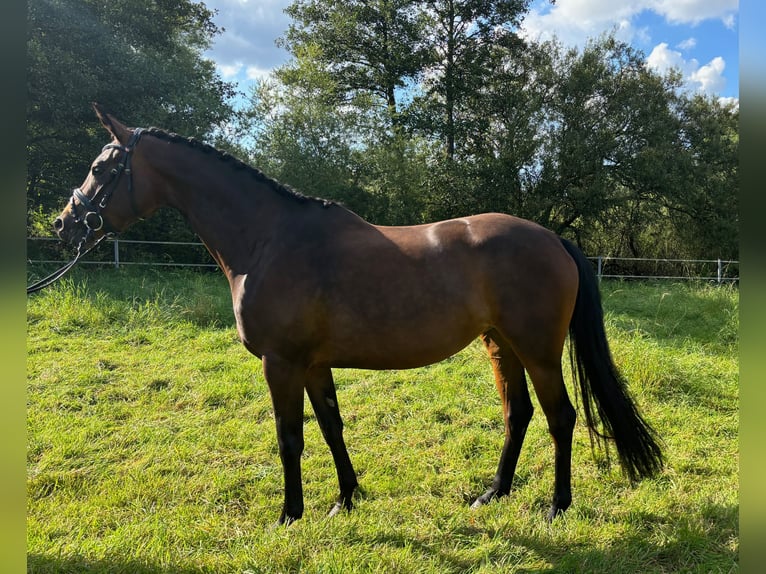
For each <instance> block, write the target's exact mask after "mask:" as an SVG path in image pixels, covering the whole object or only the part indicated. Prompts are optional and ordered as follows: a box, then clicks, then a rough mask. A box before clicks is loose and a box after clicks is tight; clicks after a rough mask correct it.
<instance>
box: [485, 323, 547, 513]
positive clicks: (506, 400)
mask: <svg viewBox="0 0 766 574" xmlns="http://www.w3.org/2000/svg"><path fill="white" fill-rule="evenodd" d="M482 341H483V342H484V345H485V346H486V348H487V353H488V354H489V358H490V360H491V361H492V369H493V370H494V373H495V384H496V385H497V390H498V392H499V393H500V399H501V400H502V403H503V415H504V416H503V418H504V420H505V443H504V444H503V450H502V452H501V454H500V463H499V464H498V466H497V473H496V474H495V478H494V480H493V481H492V486H491V487H490V488H489V490H487V492H485V493H484V494H482V495H481V496H480V497H479V498H477V499H476V500H475V501H474V503H473V504H472V505H471V508H478V507H480V506H482V505H484V504H486V503H487V502H489V501H490V500H492V499H493V498H496V497H498V496H503V495H506V494H508V493H509V492H510V491H511V484H512V482H513V475H514V473H515V472H516V463H517V462H518V460H519V453H520V452H521V445H522V443H523V442H524V435H525V434H526V432H527V426H529V421H530V420H531V418H532V412H533V407H532V401H531V400H530V399H529V391H528V389H527V381H526V378H525V376H524V367H523V366H522V364H521V361H519V358H518V357H517V356H516V353H514V352H513V349H511V347H510V345H509V344H508V342H507V341H505V339H503V338H502V337H501V336H500V334H499V333H497V331H494V330H493V331H489V332H487V333H484V334H483V335H482Z"/></svg>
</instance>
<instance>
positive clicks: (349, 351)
mask: <svg viewBox="0 0 766 574" xmlns="http://www.w3.org/2000/svg"><path fill="white" fill-rule="evenodd" d="M94 107H95V109H96V113H97V115H98V117H99V119H100V121H101V123H102V124H103V125H104V127H105V128H106V129H107V130H108V131H109V132H110V133H111V135H112V137H113V138H114V139H113V142H112V143H110V144H108V145H106V146H105V147H104V149H103V150H102V152H101V153H100V154H99V156H98V157H97V158H96V160H95V161H94V162H93V164H92V166H91V170H90V173H89V174H88V177H87V178H86V179H85V182H84V183H83V185H82V186H81V187H80V188H78V189H76V190H75V191H74V193H73V195H72V197H71V199H70V201H69V204H68V205H67V207H66V208H65V209H64V211H63V212H62V213H61V215H60V217H58V218H57V219H56V221H55V223H54V226H55V229H56V231H57V232H58V235H59V236H60V237H61V239H63V240H65V241H67V242H70V243H73V244H75V245H78V247H80V248H87V247H89V246H92V245H93V244H94V243H95V242H96V241H97V240H99V239H100V238H101V237H103V236H104V235H105V234H108V233H116V232H119V231H122V230H124V229H125V228H126V227H128V226H129V225H130V224H132V223H133V222H135V221H137V220H138V219H140V218H142V217H145V216H148V215H149V214H151V213H152V212H154V211H155V210H156V209H157V208H159V207H161V206H166V205H167V206H171V207H174V208H176V209H178V210H179V211H181V212H182V213H183V214H184V215H185V216H186V217H187V218H188V220H189V222H190V224H191V226H192V228H193V229H194V231H195V232H196V233H197V234H198V235H199V237H200V238H201V239H202V241H203V242H204V243H205V245H206V246H207V248H208V250H209V251H210V253H211V254H212V256H213V257H214V258H215V260H216V261H217V262H218V264H219V265H220V267H221V269H222V270H223V272H224V274H225V275H226V278H227V279H228V281H229V285H230V286H231V296H232V302H233V305H234V315H235V317H236V323H237V331H238V333H239V336H240V338H241V340H242V343H243V344H244V345H245V347H246V348H247V349H248V350H249V351H250V352H251V353H252V354H254V355H255V356H257V357H259V358H260V359H261V360H262V361H263V370H264V374H265V377H266V381H267V383H268V386H269V390H270V392H271V398H272V402H273V406H274V416H275V419H276V427H277V438H278V442H279V453H280V457H281V459H282V466H283V470H284V484H285V500H284V506H283V510H282V514H281V516H280V522H281V523H289V522H291V521H293V520H296V519H298V518H300V517H301V515H302V514H303V491H302V484H301V466H300V456H301V452H302V450H303V397H304V390H305V392H306V393H307V394H308V397H309V400H310V401H311V404H312V406H313V408H314V411H315V413H316V416H317V420H318V421H319V425H320V427H321V429H322V432H323V434H324V437H325V439H326V441H327V444H328V445H329V447H330V450H331V452H332V456H333V459H334V461H335V466H336V469H337V472H338V481H339V483H340V496H339V497H338V500H337V502H336V503H335V505H334V506H333V508H332V510H331V511H330V513H331V514H335V513H337V512H338V511H339V510H340V509H342V508H346V509H349V510H350V509H351V508H352V506H353V503H352V499H353V494H354V491H355V489H356V488H357V478H356V473H355V472H354V469H353V467H352V465H351V460H350V459H349V456H348V452H347V450H346V445H345V443H344V440H343V423H342V421H341V416H340V411H339V408H338V399H337V397H336V393H335V386H334V383H333V379H332V372H331V368H333V367H357V368H366V369H404V368H411V367H419V366H423V365H427V364H429V363H434V362H436V361H440V360H442V359H445V358H446V357H449V356H450V355H452V354H454V353H456V352H457V351H459V350H460V349H462V348H463V347H465V346H466V345H467V344H468V343H470V342H471V341H472V340H473V339H474V338H476V337H481V339H482V341H483V342H484V344H485V345H486V348H487V351H488V353H489V358H490V360H491V362H492V367H493V369H494V374H495V383H496V385H497V390H498V391H499V393H500V397H501V399H502V404H503V411H504V421H505V444H504V445H503V449H502V453H501V455H500V463H499V465H498V469H497V473H496V475H495V478H494V480H493V482H492V485H491V487H490V488H489V490H487V491H486V492H485V493H484V494H482V495H481V496H479V497H478V498H477V499H476V501H475V502H474V503H473V505H472V507H478V506H481V505H483V504H486V503H487V502H489V501H490V500H492V499H493V498H495V497H499V496H502V495H506V494H508V493H509V492H510V489H511V482H512V480H513V475H514V472H515V467H516V462H517V460H518V457H519V452H520V449H521V445H522V441H523V440H524V435H525V433H526V430H527V425H528V424H529V421H530V419H531V417H532V410H533V409H532V402H531V400H530V397H529V391H528V389H527V382H526V375H525V373H527V374H528V375H529V377H530V379H531V381H532V385H533V387H534V390H535V392H536V393H537V397H538V399H539V401H540V405H541V406H542V409H543V412H544V413H545V416H546V418H547V421H548V428H549V430H550V433H551V435H552V437H553V441H554V445H555V486H554V493H553V503H552V506H551V509H550V512H549V515H548V516H549V518H550V519H553V518H554V517H555V516H556V515H557V514H559V513H561V512H563V511H564V510H566V508H567V507H568V506H569V505H570V503H571V500H572V495H571V485H570V483H571V479H570V476H571V472H570V469H571V451H572V433H573V429H574V425H575V416H576V415H575V409H574V408H573V407H572V404H571V402H570V400H569V397H568V395H567V391H566V388H565V386H564V379H563V376H562V370H561V355H562V352H563V347H564V343H565V340H566V338H567V333H569V335H570V342H571V344H572V347H573V348H571V349H570V355H571V358H572V364H573V370H574V373H575V375H576V378H577V380H578V381H579V385H578V386H579V390H580V393H581V395H582V404H583V407H584V412H585V418H586V421H587V424H588V427H589V431H590V432H591V433H592V436H595V437H596V438H597V440H598V439H600V438H604V437H605V438H609V439H611V440H613V441H614V443H615V446H616V449H617V452H618V455H619V459H620V462H621V464H622V466H623V468H624V470H625V472H626V473H627V475H628V476H629V477H630V478H631V480H636V479H639V478H642V477H645V476H650V475H652V474H653V473H655V472H657V471H658V470H660V469H661V468H662V453H661V450H660V448H659V446H658V443H657V440H656V439H655V435H654V432H653V431H652V429H651V428H650V427H649V425H647V424H646V422H644V420H643V418H642V417H641V415H640V414H639V413H638V411H637V409H636V407H635V405H634V403H633V401H632V400H631V398H630V396H629V394H628V392H627V390H626V387H625V383H624V382H623V379H622V378H621V376H620V374H619V373H618V372H617V369H616V368H615V366H614V364H613V362H612V359H611V355H610V352H609V346H608V344H607V340H606V335H605V331H604V323H603V312H602V308H601V300H600V295H599V291H598V284H597V281H596V278H595V275H594V272H593V269H592V267H591V265H590V263H589V262H588V260H587V259H586V258H585V257H584V256H583V254H582V253H581V252H580V251H579V250H578V249H577V248H576V247H575V246H574V245H572V244H571V243H570V242H568V241H566V240H564V239H562V238H560V237H558V236H556V235H555V234H553V233H551V232H550V231H548V230H546V229H544V228H543V227H540V226H539V225H536V224H534V223H531V222H529V221H525V220H523V219H518V218H516V217H512V216H509V215H501V214H497V213H488V214H483V215H476V216H471V217H465V218H461V219H452V220H449V221H439V222H436V223H431V224H428V225H416V226H412V227H380V226H375V225H371V224H370V223H367V222H366V221H364V220H363V219H361V218H360V217H359V216H357V215H356V214H354V213H352V212H350V211H348V210H347V209H345V208H343V207H341V206H340V205H337V204H335V203H332V202H328V201H324V200H319V199H313V198H308V197H305V196H303V195H300V194H298V193H296V192H294V191H292V190H291V189H289V188H287V187H285V186H283V185H280V184H279V183H277V182H275V181H273V180H271V179H269V178H267V177H266V176H264V175H263V174H262V173H261V172H260V171H258V170H256V169H253V168H251V167H249V166H247V165H245V164H244V163H242V162H240V161H238V160H236V159H234V158H232V157H231V156H229V155H227V154H222V153H220V152H218V151H216V150H214V149H213V148H211V147H210V146H208V145H205V144H202V143H199V142H197V141H195V140H192V139H187V138H182V137H180V136H177V135H175V134H170V133H167V132H165V131H162V130H158V129H155V128H151V129H148V130H142V129H140V128H137V129H130V128H127V127H126V126H125V125H123V124H122V123H120V122H119V121H117V120H116V119H115V118H114V117H113V116H112V115H109V114H107V113H106V112H105V111H104V110H103V109H102V108H101V107H100V106H98V105H97V104H94Z"/></svg>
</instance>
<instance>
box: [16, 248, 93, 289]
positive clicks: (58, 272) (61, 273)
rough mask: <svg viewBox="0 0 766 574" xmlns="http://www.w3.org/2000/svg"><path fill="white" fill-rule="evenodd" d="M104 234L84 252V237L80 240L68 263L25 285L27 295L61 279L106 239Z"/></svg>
mask: <svg viewBox="0 0 766 574" xmlns="http://www.w3.org/2000/svg"><path fill="white" fill-rule="evenodd" d="M106 237H107V236H106V235H103V236H102V237H99V238H98V240H97V241H96V242H95V243H94V244H93V245H91V246H90V247H89V248H88V249H86V250H85V251H84V252H83V251H82V246H83V244H84V243H85V238H83V240H82V241H81V242H80V245H78V246H77V254H76V255H75V256H74V259H72V260H71V261H70V262H69V263H67V264H66V265H64V266H63V267H61V268H60V269H58V270H56V271H54V272H53V273H51V274H50V275H48V276H47V277H45V278H44V279H40V280H39V281H37V282H35V283H32V285H29V286H28V287H27V295H29V294H30V293H35V292H37V291H40V290H41V289H45V288H46V287H48V286H49V285H52V284H53V283H55V282H56V281H58V280H59V279H61V278H62V277H63V276H64V275H66V273H67V272H68V271H69V270H70V269H71V268H72V267H74V264H75V263H77V262H78V261H79V260H80V259H81V258H82V257H84V256H85V255H87V254H88V253H90V252H91V251H92V250H93V249H95V248H96V246H97V245H98V244H99V243H101V242H102V241H103V240H104V239H106Z"/></svg>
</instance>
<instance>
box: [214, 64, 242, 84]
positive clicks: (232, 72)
mask: <svg viewBox="0 0 766 574" xmlns="http://www.w3.org/2000/svg"><path fill="white" fill-rule="evenodd" d="M215 67H216V68H217V69H218V72H219V73H220V74H221V77H222V78H223V79H224V80H230V79H232V78H234V77H236V75H237V74H239V71H240V70H241V69H242V62H235V63H234V64H216V66H215Z"/></svg>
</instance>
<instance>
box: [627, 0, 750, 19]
mask: <svg viewBox="0 0 766 574" xmlns="http://www.w3.org/2000/svg"><path fill="white" fill-rule="evenodd" d="M639 2H640V3H641V4H643V5H644V7H645V8H647V9H649V10H653V11H654V12H656V13H657V14H659V15H660V16H663V17H664V18H665V19H666V20H667V21H668V22H670V23H672V24H699V23H700V22H702V21H703V20H715V19H720V20H723V21H726V20H728V19H731V18H733V14H732V13H733V12H736V11H737V9H738V8H739V0H639Z"/></svg>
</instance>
